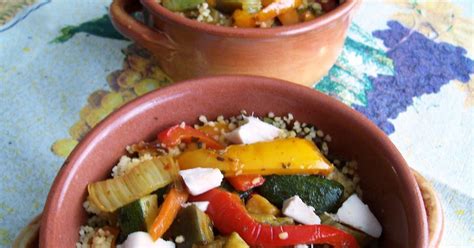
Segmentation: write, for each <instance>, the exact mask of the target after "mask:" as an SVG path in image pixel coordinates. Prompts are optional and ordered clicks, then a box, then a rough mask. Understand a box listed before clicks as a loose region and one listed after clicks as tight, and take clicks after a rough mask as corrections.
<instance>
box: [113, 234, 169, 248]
mask: <svg viewBox="0 0 474 248" xmlns="http://www.w3.org/2000/svg"><path fill="white" fill-rule="evenodd" d="M175 247H176V246H175V244H174V243H173V241H166V240H163V239H158V240H156V241H153V239H152V238H151V236H150V234H148V233H147V232H134V233H131V234H129V235H128V237H127V239H126V240H125V242H123V244H122V245H118V246H117V248H175Z"/></svg>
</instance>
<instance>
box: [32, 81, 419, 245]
mask: <svg viewBox="0 0 474 248" xmlns="http://www.w3.org/2000/svg"><path fill="white" fill-rule="evenodd" d="M239 83H247V84H254V85H258V86H259V87H265V88H268V89H271V88H274V87H278V88H281V89H285V90H286V91H290V90H291V91H293V92H295V93H297V94H298V95H302V97H303V96H304V97H308V98H314V99H316V98H320V99H319V100H320V101H321V102H324V103H325V104H328V105H334V108H336V109H338V111H339V112H338V114H341V115H347V116H349V117H350V118H351V119H353V121H354V125H362V126H363V127H364V128H365V129H367V131H368V132H369V133H373V136H374V138H375V140H376V141H377V142H378V143H379V144H380V145H381V147H382V149H384V151H385V152H386V153H387V156H388V157H390V158H392V159H393V161H394V162H395V163H394V164H393V166H394V167H393V168H392V169H393V170H394V171H395V172H396V174H397V175H398V178H399V182H400V185H401V187H402V189H403V190H404V191H405V194H409V195H411V196H410V198H412V199H415V201H413V205H414V208H413V209H411V210H412V211H413V212H415V215H416V216H420V218H418V220H417V224H418V226H420V227H421V228H422V229H423V232H422V233H423V235H422V236H418V237H417V247H427V246H428V223H427V219H426V211H425V208H424V203H423V198H422V195H421V192H420V190H419V188H418V185H417V183H416V180H415V177H414V175H413V174H412V172H411V170H410V167H409V166H408V164H407V163H406V161H405V159H404V158H403V157H402V155H401V154H400V152H399V151H398V149H397V148H396V147H395V145H394V144H393V143H392V142H391V141H390V139H389V138H388V136H387V135H386V134H385V133H384V132H383V131H382V130H381V129H379V128H378V127H377V126H376V125H375V124H374V123H372V122H371V121H370V120H369V119H367V118H366V117H365V116H363V115H362V114H361V113H359V112H357V111H355V110H353V109H352V108H350V107H348V106H347V105H345V104H343V103H342V102H340V101H338V100H336V99H334V98H333V97H330V96H327V95H325V94H323V93H321V92H319V91H316V90H313V89H310V88H308V87H305V86H302V85H297V84H294V83H291V82H288V81H284V80H280V79H274V78H268V77H261V76H242V75H227V76H213V77H202V78H197V79H191V80H186V81H181V82H177V83H174V84H171V85H168V86H165V87H163V88H160V89H157V90H155V91H152V92H149V93H147V94H145V95H143V96H140V97H137V98H135V99H134V100H132V101H130V102H128V103H126V104H125V105H123V106H122V107H120V108H119V109H118V110H116V111H114V112H113V113H111V114H110V115H109V116H107V117H106V118H105V119H104V120H102V121H101V122H100V123H99V124H98V125H96V126H95V127H94V128H93V129H92V130H90V131H89V133H88V134H87V135H86V136H85V137H84V138H83V139H82V140H81V142H79V144H78V145H77V146H76V147H75V148H74V150H73V151H72V152H71V154H70V155H69V157H68V158H67V159H66V160H65V161H64V163H63V165H62V167H61V168H60V170H59V172H58V174H57V176H56V178H55V179H54V181H53V184H52V186H51V190H50V192H49V193H48V197H47V199H46V203H45V208H44V211H43V217H42V223H41V227H40V247H53V246H54V245H52V244H51V242H52V241H51V237H52V236H53V233H52V232H51V230H49V229H50V228H51V227H52V226H54V223H55V218H54V216H55V213H58V212H60V211H61V210H60V208H59V206H60V205H61V204H62V202H64V201H65V200H66V199H65V194H66V192H67V190H65V188H67V187H65V185H68V184H69V183H70V182H71V181H72V180H74V178H75V174H76V172H77V170H79V169H80V167H81V163H82V162H83V161H84V159H86V157H87V156H86V155H87V154H88V152H89V151H90V150H91V149H92V147H93V144H94V143H95V142H98V140H100V139H101V138H103V137H105V136H107V135H108V133H109V132H111V131H112V130H114V129H115V128H117V127H119V126H121V125H122V124H123V123H124V122H126V121H127V120H128V119H130V118H133V116H134V115H136V113H141V111H143V110H145V109H146V108H147V107H151V106H153V105H156V104H157V102H159V101H160V100H159V99H162V100H166V99H168V98H170V97H173V96H177V95H179V94H180V92H186V90H189V89H192V88H202V87H211V86H214V87H217V86H219V87H222V88H227V87H223V86H224V85H226V84H228V85H232V84H239ZM229 88H230V87H229Z"/></svg>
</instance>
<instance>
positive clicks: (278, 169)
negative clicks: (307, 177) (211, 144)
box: [177, 138, 334, 177]
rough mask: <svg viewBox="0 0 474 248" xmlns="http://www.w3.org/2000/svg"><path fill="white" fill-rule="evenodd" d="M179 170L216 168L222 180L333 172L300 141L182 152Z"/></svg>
mask: <svg viewBox="0 0 474 248" xmlns="http://www.w3.org/2000/svg"><path fill="white" fill-rule="evenodd" d="M177 161H178V164H179V167H180V169H182V170H184V169H191V168H196V167H207V168H217V169H219V170H221V171H223V172H224V174H225V176H226V177H229V176H236V175H241V174H242V175H257V174H258V175H271V174H279V175H290V174H321V175H328V174H329V173H331V171H332V170H333V169H334V167H333V165H332V164H331V163H330V162H329V161H328V160H327V159H326V158H325V157H324V155H323V154H322V153H321V152H320V151H319V149H318V148H317V147H316V145H314V143H313V142H311V141H309V140H306V139H301V138H288V139H277V140H273V141H268V142H258V143H253V144H248V145H230V146H228V147H227V148H226V149H225V150H221V151H215V150H206V149H199V150H193V151H185V152H183V153H181V155H179V156H178V158H177Z"/></svg>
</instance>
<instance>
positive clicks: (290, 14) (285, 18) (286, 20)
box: [278, 9, 300, 26]
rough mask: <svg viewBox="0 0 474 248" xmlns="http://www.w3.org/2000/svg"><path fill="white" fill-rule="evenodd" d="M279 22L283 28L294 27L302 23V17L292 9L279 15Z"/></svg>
mask: <svg viewBox="0 0 474 248" xmlns="http://www.w3.org/2000/svg"><path fill="white" fill-rule="evenodd" d="M278 20H280V22H281V24H283V26H287V25H292V24H296V23H299V22H300V16H299V15H298V12H297V11H296V9H290V10H288V11H287V12H285V13H283V14H280V15H278Z"/></svg>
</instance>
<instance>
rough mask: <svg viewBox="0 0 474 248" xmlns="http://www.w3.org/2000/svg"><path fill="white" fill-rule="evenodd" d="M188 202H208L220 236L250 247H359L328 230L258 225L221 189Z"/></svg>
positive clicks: (237, 200) (351, 238) (321, 227)
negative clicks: (239, 239) (234, 236)
mask: <svg viewBox="0 0 474 248" xmlns="http://www.w3.org/2000/svg"><path fill="white" fill-rule="evenodd" d="M191 201H209V206H208V208H207V210H206V213H207V214H208V215H209V217H210V218H211V220H212V221H213V222H214V226H215V227H216V228H217V229H218V230H219V232H221V233H222V234H224V235H227V234H231V233H232V232H237V233H238V234H239V235H240V237H242V238H243V239H244V240H245V242H247V244H249V245H250V246H261V247H274V246H293V245H297V244H329V245H332V246H333V247H335V248H353V247H354V248H356V247H359V245H358V244H357V241H356V239H355V238H354V237H352V236H351V235H350V234H347V233H345V232H343V231H341V230H339V229H336V228H334V227H331V226H326V225H283V226H270V225H267V224H260V223H258V222H256V221H255V220H254V219H252V217H251V216H250V215H249V214H248V213H247V211H246V210H245V207H244V206H243V204H242V202H241V201H240V199H239V198H238V196H237V195H234V194H232V193H229V192H226V191H224V190H222V189H213V190H210V191H208V192H206V193H204V194H201V195H198V196H194V197H192V199H191Z"/></svg>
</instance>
